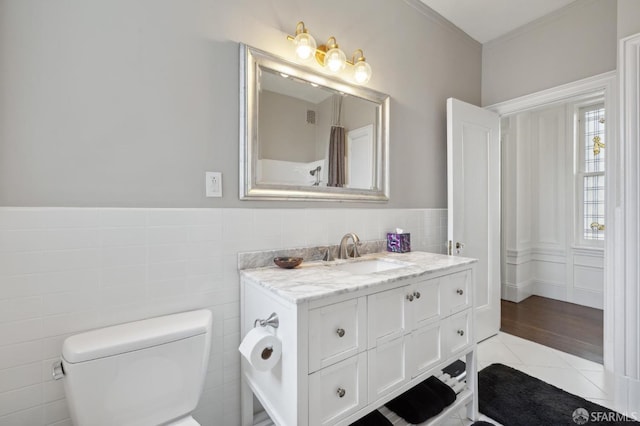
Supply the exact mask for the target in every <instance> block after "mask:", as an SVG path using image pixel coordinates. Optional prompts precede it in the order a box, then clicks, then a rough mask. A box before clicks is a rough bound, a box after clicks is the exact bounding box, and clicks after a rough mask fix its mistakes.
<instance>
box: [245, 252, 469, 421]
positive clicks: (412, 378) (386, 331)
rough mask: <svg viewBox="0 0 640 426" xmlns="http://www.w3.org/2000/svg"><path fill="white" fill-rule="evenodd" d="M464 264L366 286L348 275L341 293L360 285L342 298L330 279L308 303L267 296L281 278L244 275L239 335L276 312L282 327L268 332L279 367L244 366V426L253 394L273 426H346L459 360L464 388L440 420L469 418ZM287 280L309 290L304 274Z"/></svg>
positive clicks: (282, 294) (275, 293)
mask: <svg viewBox="0 0 640 426" xmlns="http://www.w3.org/2000/svg"><path fill="white" fill-rule="evenodd" d="M425 255H426V254H425ZM431 256H440V255H431ZM426 257H427V258H430V257H429V256H426ZM442 257H443V258H445V256H442ZM416 258H417V259H418V260H421V259H422V258H421V257H420V256H419V255H417V254H414V255H413V257H411V259H416ZM439 259H440V258H439ZM440 260H443V259H440ZM468 260H469V262H462V263H461V264H459V265H457V264H455V262H454V265H453V266H451V261H449V263H448V264H447V267H445V268H440V269H438V268H431V270H427V271H425V272H424V273H419V272H420V269H419V268H418V269H417V271H418V273H416V269H414V268H404V269H406V271H405V273H406V274H407V275H409V276H408V277H405V276H403V275H402V274H403V271H402V269H403V268H400V269H397V270H395V272H394V274H395V275H394V274H371V275H372V276H373V278H372V280H370V281H371V282H367V283H366V285H361V284H359V282H360V281H361V279H358V278H353V277H352V278H350V277H349V276H344V277H342V279H343V280H344V281H345V283H346V284H345V285H348V284H352V282H356V284H352V286H351V287H344V288H342V287H340V288H339V289H338V290H336V289H335V281H333V280H336V279H340V276H337V277H336V276H331V277H329V278H328V279H327V281H331V282H333V284H331V285H330V284H327V287H331V288H332V290H329V289H328V290H327V294H326V295H323V294H322V291H320V295H317V294H315V293H314V296H313V297H305V296H300V297H297V296H296V294H297V293H295V291H294V290H293V287H287V288H288V290H287V291H289V293H287V291H279V290H278V288H273V287H270V286H272V285H273V284H269V283H270V282H271V283H273V282H275V281H274V278H273V274H275V275H277V274H278V273H279V272H280V271H277V270H276V271H270V272H264V271H263V270H262V271H261V270H250V271H243V273H242V274H241V281H242V301H241V303H242V333H243V335H244V334H246V333H247V332H248V331H249V330H250V329H251V327H252V326H253V324H254V321H255V320H256V319H260V318H266V317H267V316H269V315H270V314H271V313H272V312H275V313H277V314H278V317H279V321H280V326H279V327H278V328H277V329H274V330H273V333H274V334H275V335H276V336H278V337H279V338H280V340H281V341H282V358H281V360H280V362H279V363H278V364H277V365H276V367H275V368H274V369H272V370H271V371H267V372H260V371H256V370H255V369H253V368H252V367H251V365H250V364H249V363H248V362H246V360H244V359H242V369H241V370H242V378H243V390H242V393H243V399H242V400H243V410H242V411H243V420H242V422H243V426H248V425H252V424H253V409H252V406H253V404H252V401H253V394H255V396H256V397H257V399H258V400H259V401H260V402H261V404H262V406H263V407H264V408H265V410H266V412H267V413H268V414H269V416H270V417H271V419H272V420H273V422H274V423H275V424H278V425H286V426H295V425H310V426H317V425H348V424H350V423H352V422H354V421H355V420H357V419H358V418H360V417H362V416H363V415H366V414H367V413H368V412H370V411H373V410H374V409H376V408H378V407H381V406H382V405H384V404H385V403H386V402H388V401H389V400H391V399H393V398H395V397H396V396H398V395H400V394H401V393H403V392H405V391H406V390H408V389H410V388H411V387H413V386H415V385H416V384H417V383H419V382H421V381H423V380H425V379H426V378H427V377H429V376H431V375H433V374H437V373H439V371H440V370H441V369H442V368H443V367H445V366H446V365H448V364H449V363H451V362H453V361H454V360H455V359H458V358H460V357H465V356H466V361H467V363H468V367H467V371H468V373H469V374H470V380H468V384H467V389H466V390H465V391H464V392H463V393H462V394H460V395H459V397H458V400H457V402H456V403H455V404H454V406H455V407H454V406H452V407H451V408H449V409H448V411H447V412H444V413H443V414H441V415H439V416H438V418H437V419H436V421H439V420H442V419H444V418H446V416H447V414H448V412H451V411H453V410H454V408H455V410H457V409H459V407H460V406H461V405H463V404H464V405H467V406H468V413H469V415H470V417H472V418H474V419H475V417H476V416H477V398H476V382H475V380H474V378H475V372H476V367H475V362H476V361H475V340H474V337H473V336H474V333H473V331H474V330H473V327H474V323H473V309H472V308H473V294H472V289H473V271H474V269H473V268H474V266H473V261H472V260H470V259H468ZM254 271H255V272H254ZM322 271H323V269H322V268H319V271H318V273H321V272H322ZM270 273H271V274H272V275H269V274H270ZM282 273H283V274H286V271H282ZM291 275H292V277H291V279H292V280H293V279H295V280H296V282H301V284H300V288H298V290H299V291H300V290H301V289H302V288H303V287H304V286H305V285H308V284H306V283H305V282H304V279H305V278H304V277H307V276H308V275H307V274H306V271H304V270H303V271H299V272H297V273H294V274H291ZM376 277H378V280H379V281H380V283H378V284H376V280H375V278H376ZM270 279H271V281H269V280H270ZM263 280H264V281H263ZM315 285H316V286H318V285H320V284H318V283H316V284H315ZM294 287H295V286H294ZM279 288H280V289H282V288H285V286H284V285H283V286H281V287H279ZM345 288H346V291H345ZM292 292H293V293H292ZM300 294H303V293H302V292H300Z"/></svg>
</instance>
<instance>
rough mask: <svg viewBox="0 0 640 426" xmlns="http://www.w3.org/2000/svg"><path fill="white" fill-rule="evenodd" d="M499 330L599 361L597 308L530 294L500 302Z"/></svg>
mask: <svg viewBox="0 0 640 426" xmlns="http://www.w3.org/2000/svg"><path fill="white" fill-rule="evenodd" d="M500 329H501V331H504V332H505V333H509V334H512V335H514V336H518V337H522V338H523V339H527V340H531V341H534V342H537V343H540V344H542V345H545V346H549V347H552V348H555V349H558V350H560V351H563V352H567V353H570V354H573V355H576V356H579V357H581V358H586V359H588V360H591V361H594V362H599V363H601V364H602V343H603V338H602V333H603V331H602V329H603V315H602V311H601V310H600V309H594V308H589V307H586V306H580V305H575V304H573V303H567V302H561V301H559V300H553V299H547V298H545V297H540V296H531V297H529V298H527V299H525V300H523V301H522V302H520V303H514V302H508V301H506V300H503V301H502V326H501V328H500Z"/></svg>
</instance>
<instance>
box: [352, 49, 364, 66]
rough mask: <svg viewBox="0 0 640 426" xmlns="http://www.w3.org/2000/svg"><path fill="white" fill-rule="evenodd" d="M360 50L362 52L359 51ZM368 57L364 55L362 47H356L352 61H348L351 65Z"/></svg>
mask: <svg viewBox="0 0 640 426" xmlns="http://www.w3.org/2000/svg"><path fill="white" fill-rule="evenodd" d="M358 52H360V53H358ZM364 61H366V58H365V57H364V52H363V51H362V49H356V50H355V51H354V52H353V55H351V61H347V63H348V64H349V65H355V64H356V63H357V62H364Z"/></svg>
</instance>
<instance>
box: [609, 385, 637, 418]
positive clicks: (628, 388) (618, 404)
mask: <svg viewBox="0 0 640 426" xmlns="http://www.w3.org/2000/svg"><path fill="white" fill-rule="evenodd" d="M614 409H615V410H616V411H618V412H619V413H622V414H624V415H626V416H627V417H630V418H632V419H634V420H636V421H640V380H637V379H632V378H631V377H627V376H622V375H618V374H615V400H614Z"/></svg>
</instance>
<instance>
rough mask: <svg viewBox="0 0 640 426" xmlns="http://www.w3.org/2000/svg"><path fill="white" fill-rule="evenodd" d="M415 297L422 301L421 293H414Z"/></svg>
mask: <svg viewBox="0 0 640 426" xmlns="http://www.w3.org/2000/svg"><path fill="white" fill-rule="evenodd" d="M413 295H414V296H415V297H416V299H420V292H419V291H416V292H415V293H413Z"/></svg>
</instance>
